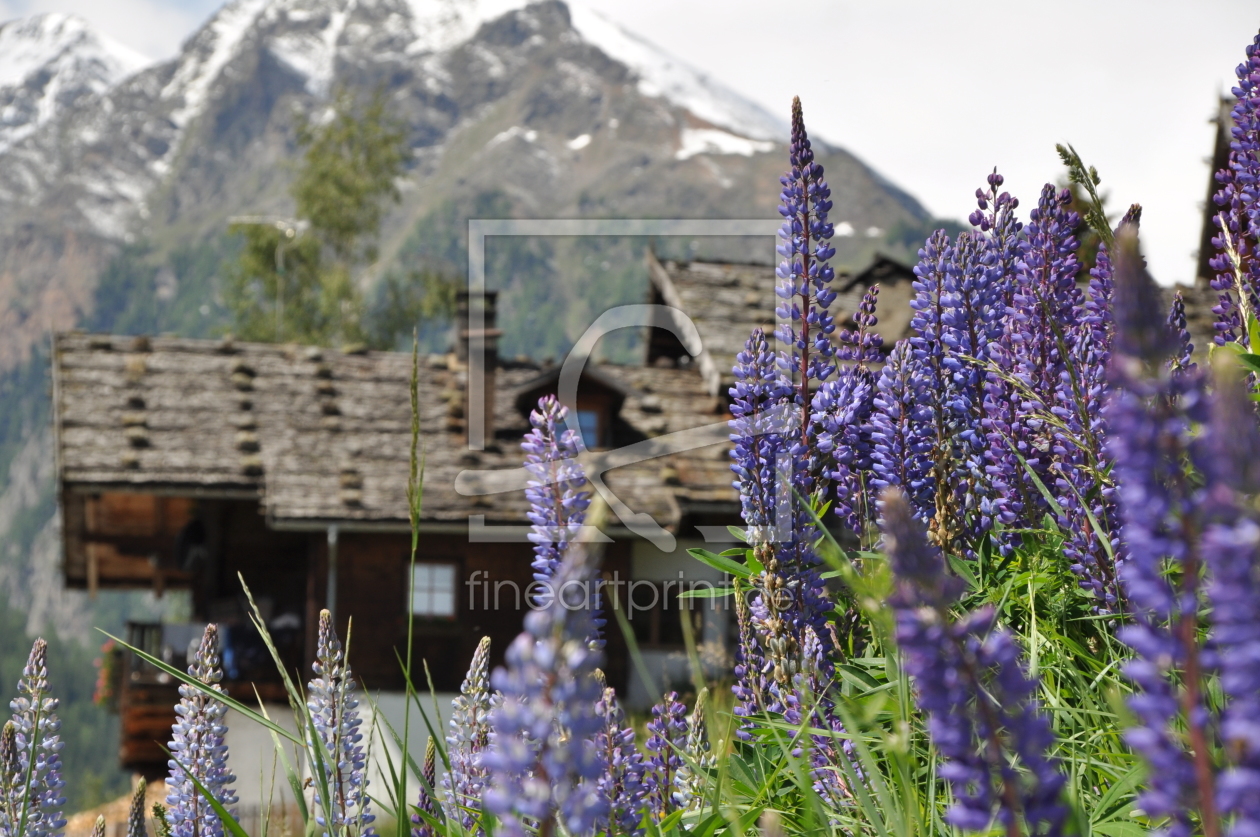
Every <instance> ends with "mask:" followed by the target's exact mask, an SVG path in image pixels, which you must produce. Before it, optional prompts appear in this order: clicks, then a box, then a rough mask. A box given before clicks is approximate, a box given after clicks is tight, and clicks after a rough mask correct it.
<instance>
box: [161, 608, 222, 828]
mask: <svg viewBox="0 0 1260 837" xmlns="http://www.w3.org/2000/svg"><path fill="white" fill-rule="evenodd" d="M188 675H189V676H190V677H192V678H193V679H195V680H196V681H197V682H199V683H201V684H202V686H204V687H206V688H205V689H199V688H197V687H195V686H190V685H188V684H187V683H184V684H181V685H180V687H179V694H180V701H179V704H178V705H177V706H176V707H175V714H176V716H177V718H176V721H175V723H174V725H173V726H172V727H171V742H170V745H169V748H170V752H171V760H170V776H169V778H168V779H167V780H166V789H167V795H166V804H167V806H168V808H167V813H166V818H167V822H169V823H170V828H171V834H172V835H173V837H223V833H224V829H223V823H222V822H220V820H219V817H218V815H217V814H215V813H214V809H213V808H211V807H210V805H209V803H208V802H207V801H206V799H205V797H203V795H202V792H201V791H200V790H198V789H197V785H196V784H195V783H194V782H193V777H196V780H197V782H200V783H201V786H202V787H203V788H204V789H205V790H206V792H208V793H209V794H210V795H211V796H213V797H214V799H215V800H216V801H217V802H219V804H221V805H223V806H224V807H225V808H227V810H228V812H229V813H233V810H232V808H230V807H229V806H231V805H233V804H234V803H235V802H236V792H235V791H234V790H233V789H232V788H231V784H232V782H234V781H236V777H235V776H234V775H232V772H231V771H230V770H229V769H228V764H227V756H228V748H227V744H225V743H224V738H225V737H226V735H227V724H226V723H224V717H225V716H226V715H227V706H226V705H224V703H223V701H221V700H217V699H216V698H214V697H213V696H212V694H213V693H215V692H219V693H221V692H222V691H223V687H222V686H220V685H219V681H221V680H222V679H223V668H222V665H221V663H220V657H219V630H218V627H217V626H215V625H213V624H211V625H207V626H206V630H205V633H204V634H202V637H201V644H200V646H198V648H197V653H196V656H194V657H193V659H192V664H191V665H189V666H188ZM207 690H208V692H209V693H207ZM233 816H235V814H234V813H233Z"/></svg>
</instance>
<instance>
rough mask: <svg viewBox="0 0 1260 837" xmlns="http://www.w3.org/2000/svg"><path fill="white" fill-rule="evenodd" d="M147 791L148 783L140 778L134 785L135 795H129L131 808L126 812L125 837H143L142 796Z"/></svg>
mask: <svg viewBox="0 0 1260 837" xmlns="http://www.w3.org/2000/svg"><path fill="white" fill-rule="evenodd" d="M147 791H148V783H147V782H145V780H144V777H143V776H142V777H140V781H139V782H137V783H136V790H135V793H133V794H132V795H131V808H130V809H129V810H128V812H127V837H145V831H144V795H145V793H146V792H147Z"/></svg>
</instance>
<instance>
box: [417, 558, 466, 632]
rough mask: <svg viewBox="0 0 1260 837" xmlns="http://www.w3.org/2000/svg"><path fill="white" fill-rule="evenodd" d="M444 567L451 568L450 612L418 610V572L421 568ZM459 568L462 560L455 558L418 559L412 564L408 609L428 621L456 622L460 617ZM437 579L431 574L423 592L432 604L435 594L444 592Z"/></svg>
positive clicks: (418, 617)
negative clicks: (437, 583)
mask: <svg viewBox="0 0 1260 837" xmlns="http://www.w3.org/2000/svg"><path fill="white" fill-rule="evenodd" d="M439 567H442V568H449V569H450V589H449V593H450V607H451V609H450V613H437V612H435V611H434V610H432V609H431V610H430V612H427V613H421V612H419V611H417V610H416V573H417V571H420V570H428V571H429V572H430V573H432V571H433V570H435V569H437V568H439ZM459 568H460V562H459V561H456V560H453V559H446V560H442V559H438V560H430V561H419V560H418V561H416V562H415V563H414V564H412V565H411V572H410V576H411V577H410V578H409V579H408V581H409V583H408V586H407V608H408V610H407V611H406V612H407V613H408V614H410V615H411V616H412V617H413V618H415V619H421V620H424V621H426V622H436V623H446V622H455V621H457V620H458V619H459ZM434 581H435V579H434V577H433V575H432V574H431V575H430V577H429V584H428V586H427V587H426V588H424V589H423V590H422V592H423V593H424V594H425V595H426V596H427V597H428V599H429V602H430V604H431V605H432V603H433V600H434V596H435V595H437V594H439V593H441V592H442V588H441V587H439V586H438V585H436V584H435V583H434Z"/></svg>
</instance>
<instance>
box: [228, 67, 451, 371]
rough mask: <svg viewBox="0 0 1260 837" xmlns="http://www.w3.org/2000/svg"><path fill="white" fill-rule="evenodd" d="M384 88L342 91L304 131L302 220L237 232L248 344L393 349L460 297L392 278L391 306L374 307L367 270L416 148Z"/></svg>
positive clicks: (426, 280)
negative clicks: (359, 94) (358, 94)
mask: <svg viewBox="0 0 1260 837" xmlns="http://www.w3.org/2000/svg"><path fill="white" fill-rule="evenodd" d="M387 107H388V102H387V100H386V97H385V95H384V94H383V92H381V91H378V92H377V93H376V94H375V95H374V96H372V97H371V99H370V100H368V101H367V102H366V103H364V102H361V101H359V100H357V99H356V98H355V97H354V96H353V95H352V94H351V93H350V92H348V91H345V90H343V91H341V92H340V93H338V94H337V95H336V96H335V97H334V100H333V103H332V104H331V105H330V108H329V111H328V113H329V117H328V118H327V119H321V120H309V119H302V120H300V121H299V124H298V126H297V135H298V145H299V147H300V148H301V149H302V158H301V162H300V165H299V168H298V172H297V176H296V179H295V180H294V183H293V186H292V189H291V194H292V196H293V199H294V203H295V211H294V217H293V218H279V217H275V218H273V217H262V216H260V217H247V218H242V219H238V222H237V223H235V224H234V225H233V227H232V229H233V231H234V232H237V233H239V234H240V235H241V236H242V237H243V239H244V248H243V250H242V252H241V255H240V257H239V259H238V260H237V263H236V265H235V269H234V270H233V271H232V273H231V275H230V277H229V279H228V287H227V291H228V293H227V297H228V302H229V305H230V307H231V309H232V312H233V315H234V318H235V325H236V331H237V334H238V335H239V336H240V337H243V338H245V339H247V340H261V341H276V342H281V341H296V342H300V343H314V344H322V345H329V344H333V343H338V342H340V343H359V342H370V343H372V344H373V345H377V346H381V347H389V346H392V344H393V343H394V342H395V340H396V337H397V334H398V333H402V332H409V331H410V330H411V328H412V327H413V326H414V325H415V323H416V321H417V320H418V319H420V318H424V317H428V316H434V315H435V314H436V313H438V312H440V311H442V312H444V311H445V310H446V309H447V308H448V307H449V304H448V302H447V300H448V298H449V299H450V300H451V301H453V294H451V293H450V292H449V289H448V288H447V287H446V285H448V284H450V283H449V282H443V281H441V278H440V277H430V276H428V275H427V274H425V275H414V276H413V275H410V274H409V275H407V276H405V277H396V276H391V277H390V278H389V279H388V280H387V282H386V285H387V287H385V288H384V292H383V293H382V294H378V296H379V297H380V298H381V299H382V301H383V302H385V303H386V304H384V305H379V304H378V305H375V306H372V307H371V308H369V307H368V306H367V305H366V304H365V302H364V295H363V291H362V288H361V282H360V280H361V278H362V269H363V268H364V267H366V266H368V265H370V264H372V263H373V262H374V261H375V260H376V258H377V255H378V249H377V245H378V239H379V236H380V227H381V221H382V219H383V217H384V214H385V212H386V209H387V207H388V205H389V203H391V202H397V201H398V199H399V192H398V187H397V185H396V180H397V178H398V177H399V176H400V175H401V174H402V172H403V169H404V166H405V164H406V161H407V158H408V155H409V150H408V147H407V143H406V135H405V133H404V131H403V127H402V126H401V125H400V124H399V123H398V122H397V120H395V119H393V118H392V117H391V116H390V115H389V113H388V110H387Z"/></svg>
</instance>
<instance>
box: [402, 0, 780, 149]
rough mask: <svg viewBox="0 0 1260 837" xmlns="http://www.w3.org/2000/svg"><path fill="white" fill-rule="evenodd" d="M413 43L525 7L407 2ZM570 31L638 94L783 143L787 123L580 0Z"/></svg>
mask: <svg viewBox="0 0 1260 837" xmlns="http://www.w3.org/2000/svg"><path fill="white" fill-rule="evenodd" d="M408 3H409V5H410V6H411V11H412V16H413V20H414V26H415V31H416V40H415V41H414V42H413V43H412V45H411V47H410V48H409V49H408V52H410V53H411V54H413V55H418V54H422V53H426V52H441V51H444V50H449V49H453V48H455V47H457V46H459V45H460V44H462V43H464V42H466V41H467V40H468V39H469V38H471V37H472V36H473V35H474V34H476V32H477V28H478V27H479V26H481V25H482V24H483V23H486V22H488V21H491V20H495V19H496V18H498V17H500V16H502V15H504V14H507V13H508V12H511V11H516V10H519V9H522V8H524V7H525V6H526V5H528V3H527V2H525V0H408ZM565 5H567V6H568V8H569V17H570V19H571V20H572V22H573V28H574V29H575V30H576V31H577V33H578V35H579V36H580V37H581V38H582V39H583V40H585V41H586V42H587V43H589V44H591V45H592V46H594V47H597V48H599V49H600V50H602V51H603V52H604V53H606V54H607V55H608V56H609V57H610V58H612V59H613V60H615V61H620V62H621V63H622V64H625V65H626V66H627V67H629V68H630V69H631V71H633V72H634V74H635V75H636V76H637V77H638V80H639V83H638V87H639V91H640V92H641V93H643V94H644V95H645V96H653V97H661V98H664V99H667V100H669V101H670V102H673V103H674V104H676V105H680V106H682V107H684V108H686V109H687V110H689V111H691V112H692V113H693V114H695V115H696V116H698V117H699V118H700V119H703V120H705V121H706V122H711V123H713V124H714V125H720V126H722V127H724V128H728V129H730V130H732V131H734V132H736V133H738V134H740V135H742V136H746V137H752V138H753V139H758V140H769V139H775V140H782V139H784V138H785V137H786V136H787V134H788V124H787V122H785V121H784V120H781V119H778V118H776V117H775V116H773V115H772V114H771V113H770V112H769V111H767V110H766V109H765V108H763V107H761V106H760V105H758V104H756V103H755V102H752V101H750V100H748V99H746V98H744V97H743V96H741V95H739V94H738V93H736V92H735V91H733V90H731V89H730V88H729V87H726V86H724V85H723V84H721V83H720V82H718V81H717V80H715V79H713V78H711V77H710V76H708V75H706V74H705V73H704V72H702V71H700V70H698V69H696V68H695V67H692V66H691V65H690V64H687V63H686V62H685V61H681V60H679V59H678V58H677V57H675V56H673V55H670V54H669V53H668V52H666V51H665V50H663V49H661V48H660V47H658V46H656V45H655V44H653V43H651V42H650V41H648V40H646V39H645V38H643V37H641V36H639V35H637V34H635V33H633V32H630V31H629V30H627V29H625V28H624V27H622V26H621V25H620V24H618V23H615V22H613V21H612V20H609V19H608V18H607V17H605V16H604V15H603V14H601V13H600V12H598V11H596V10H595V9H592V8H590V7H589V6H586V5H584V4H583V3H582V2H581V0H565Z"/></svg>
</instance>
